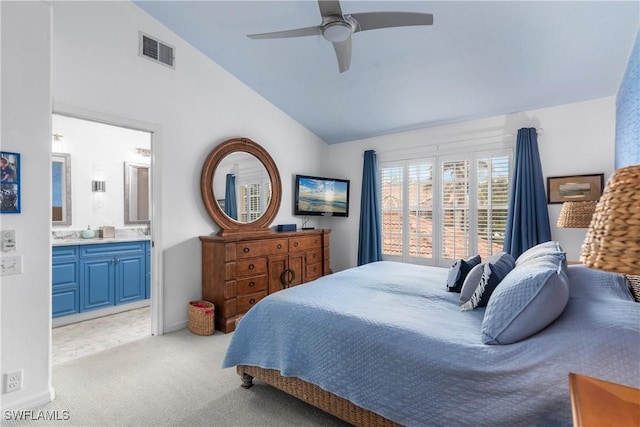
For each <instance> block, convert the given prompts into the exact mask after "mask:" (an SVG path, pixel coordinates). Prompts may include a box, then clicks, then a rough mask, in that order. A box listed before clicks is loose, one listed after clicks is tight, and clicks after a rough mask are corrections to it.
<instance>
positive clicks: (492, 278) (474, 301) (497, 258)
mask: <svg viewBox="0 0 640 427" xmlns="http://www.w3.org/2000/svg"><path fill="white" fill-rule="evenodd" d="M514 267H515V260H514V259H513V257H512V256H511V255H510V254H508V253H506V252H499V253H497V254H494V255H491V256H490V257H489V258H488V259H487V261H486V262H485V263H484V265H482V267H481V268H482V270H481V269H480V266H478V267H474V270H472V272H470V273H469V275H468V276H467V279H468V280H465V283H464V285H463V287H462V292H461V293H460V302H461V306H460V308H461V309H462V310H465V311H466V310H473V309H474V308H476V307H484V306H486V305H487V303H488V302H489V298H490V297H491V294H492V293H493V291H494V289H495V288H496V287H497V286H498V284H500V282H501V281H502V279H504V277H505V276H506V275H507V274H509V272H510V271H511V270H513V268H514ZM478 278H479V280H478Z"/></svg>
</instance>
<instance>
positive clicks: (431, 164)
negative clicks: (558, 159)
mask: <svg viewBox="0 0 640 427" xmlns="http://www.w3.org/2000/svg"><path fill="white" fill-rule="evenodd" d="M512 152H513V150H512V149H504V150H493V151H483V152H475V153H463V154H458V155H447V156H440V157H429V158H421V159H413V160H410V161H407V160H405V161H396V162H380V163H379V167H380V181H381V185H380V192H381V198H380V200H381V204H382V206H381V207H382V219H383V223H382V254H383V258H384V259H391V260H398V261H404V262H412V263H418V264H435V265H439V266H443V267H448V266H450V265H451V263H452V261H453V260H455V259H459V258H466V257H469V256H472V255H476V254H480V255H481V256H482V257H483V258H486V257H487V256H489V255H491V254H494V253H496V252H500V251H502V245H503V242H504V234H505V229H506V220H507V212H508V200H509V182H510V181H509V180H510V178H511V165H512Z"/></svg>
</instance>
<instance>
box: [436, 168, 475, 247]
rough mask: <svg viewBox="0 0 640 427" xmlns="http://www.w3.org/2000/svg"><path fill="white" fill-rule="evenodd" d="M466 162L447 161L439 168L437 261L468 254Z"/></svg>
mask: <svg viewBox="0 0 640 427" xmlns="http://www.w3.org/2000/svg"><path fill="white" fill-rule="evenodd" d="M469 164H470V162H469V160H466V159H464V160H448V161H443V162H442V163H441V165H440V188H441V190H440V193H441V195H442V198H441V203H440V230H441V235H442V239H441V243H440V258H442V259H459V258H466V257H467V256H468V255H469V245H470V242H469V225H470V224H469V175H470V174H469Z"/></svg>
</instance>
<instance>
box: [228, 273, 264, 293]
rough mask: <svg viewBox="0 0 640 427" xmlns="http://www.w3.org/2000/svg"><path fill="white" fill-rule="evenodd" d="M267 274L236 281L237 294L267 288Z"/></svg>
mask: <svg viewBox="0 0 640 427" xmlns="http://www.w3.org/2000/svg"><path fill="white" fill-rule="evenodd" d="M267 282H268V281H267V276H266V275H264V276H255V277H249V278H247V279H240V280H238V281H236V290H237V292H238V296H243V295H246V294H252V293H254V292H258V291H264V290H265V289H267Z"/></svg>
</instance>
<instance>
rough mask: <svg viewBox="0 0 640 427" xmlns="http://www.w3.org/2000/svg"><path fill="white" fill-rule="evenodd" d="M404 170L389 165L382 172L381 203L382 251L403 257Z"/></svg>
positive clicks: (400, 167)
mask: <svg viewBox="0 0 640 427" xmlns="http://www.w3.org/2000/svg"><path fill="white" fill-rule="evenodd" d="M403 194H404V184H403V168H402V166H394V165H389V166H387V167H382V168H381V170H380V196H381V197H380V203H381V204H382V206H381V208H382V247H383V249H382V251H383V253H384V254H386V255H390V256H402V254H403V252H404V245H403V220H402V217H403V206H404V204H403V200H404V197H403Z"/></svg>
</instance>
